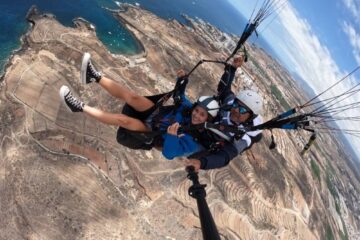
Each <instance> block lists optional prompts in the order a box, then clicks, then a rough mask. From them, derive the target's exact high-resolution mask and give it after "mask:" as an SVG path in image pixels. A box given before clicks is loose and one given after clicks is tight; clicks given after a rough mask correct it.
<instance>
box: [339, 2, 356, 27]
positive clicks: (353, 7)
mask: <svg viewBox="0 0 360 240" xmlns="http://www.w3.org/2000/svg"><path fill="white" fill-rule="evenodd" d="M356 1H358V0H343V2H344V4H345V7H346V8H347V9H348V10H349V11H350V13H351V14H352V16H353V17H354V18H355V20H356V22H358V23H360V4H359V2H356Z"/></svg>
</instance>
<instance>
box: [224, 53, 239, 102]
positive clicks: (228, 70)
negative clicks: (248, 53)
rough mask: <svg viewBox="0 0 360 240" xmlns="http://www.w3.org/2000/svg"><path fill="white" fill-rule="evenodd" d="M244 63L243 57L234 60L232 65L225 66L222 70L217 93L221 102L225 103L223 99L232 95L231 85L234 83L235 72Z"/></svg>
mask: <svg viewBox="0 0 360 240" xmlns="http://www.w3.org/2000/svg"><path fill="white" fill-rule="evenodd" d="M243 62H244V58H243V56H240V57H236V58H234V61H233V63H232V64H231V65H230V64H228V65H226V66H225V68H224V73H223V75H222V76H221V79H220V81H219V84H218V87H217V92H218V96H219V99H220V101H221V102H225V99H226V97H227V96H228V95H230V94H232V92H231V84H232V82H233V81H234V77H235V72H236V69H237V68H238V67H240V66H241V65H242V64H243Z"/></svg>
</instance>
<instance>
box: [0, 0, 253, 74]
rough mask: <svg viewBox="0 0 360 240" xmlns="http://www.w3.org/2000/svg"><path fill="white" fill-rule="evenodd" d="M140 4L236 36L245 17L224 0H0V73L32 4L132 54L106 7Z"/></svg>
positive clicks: (25, 25) (114, 48) (127, 39)
mask: <svg viewBox="0 0 360 240" xmlns="http://www.w3.org/2000/svg"><path fill="white" fill-rule="evenodd" d="M119 2H120V3H122V2H128V3H132V4H136V5H140V6H141V7H143V8H144V9H147V10H149V11H151V12H153V13H155V14H156V15H158V16H160V17H162V18H164V19H177V20H178V21H180V22H182V23H185V22H184V19H183V18H182V17H181V14H186V15H188V16H190V17H194V18H195V17H198V18H201V19H203V20H205V21H207V22H209V23H211V24H213V25H214V26H216V27H218V28H220V29H221V30H223V31H225V32H228V33H234V34H237V35H240V34H241V33H242V31H243V29H244V27H245V24H246V22H247V20H246V19H245V18H244V17H243V16H241V15H240V13H239V12H237V11H236V10H235V9H234V8H233V7H232V5H230V4H229V3H228V2H227V1H226V0H211V1H208V0H143V1H141V0H137V1H112V0H77V1H74V0H51V1H49V0H31V1H30V0H16V1H12V0H1V2H0V9H2V10H3V12H2V14H0V75H1V74H2V73H3V70H4V65H5V64H6V62H7V59H8V58H9V57H10V55H11V53H12V52H13V51H14V50H16V49H18V48H19V47H20V37H21V35H23V34H24V33H26V31H27V30H28V28H29V24H28V23H27V21H26V19H25V16H26V13H27V11H28V10H29V8H30V7H31V6H32V5H36V6H37V7H38V8H39V10H40V11H41V12H43V13H44V12H49V13H52V14H54V15H55V16H56V19H58V20H59V21H60V22H61V23H62V24H64V25H65V26H69V27H72V26H73V22H72V20H73V19H74V18H76V17H83V18H85V19H86V20H88V21H89V22H91V23H93V24H94V25H95V26H96V31H97V35H98V37H99V39H100V40H101V41H102V42H103V43H104V44H105V45H106V46H107V48H108V49H109V51H110V52H112V53H115V54H136V53H138V51H139V47H138V45H137V43H136V41H134V39H133V38H132V35H131V34H129V32H128V31H127V30H126V29H124V28H123V27H122V26H121V25H120V24H119V21H118V20H117V19H115V18H114V17H113V15H112V13H111V12H110V11H108V10H106V8H110V9H118V8H119V7H118V5H117V4H118V3H119Z"/></svg>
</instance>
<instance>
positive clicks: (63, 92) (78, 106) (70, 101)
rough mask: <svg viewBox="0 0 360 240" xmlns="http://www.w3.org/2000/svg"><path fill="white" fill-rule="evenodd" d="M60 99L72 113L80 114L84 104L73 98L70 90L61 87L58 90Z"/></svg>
mask: <svg viewBox="0 0 360 240" xmlns="http://www.w3.org/2000/svg"><path fill="white" fill-rule="evenodd" d="M59 93H60V98H61V99H62V100H63V101H64V103H65V105H66V106H67V107H68V108H69V109H70V111H72V112H82V111H83V108H84V106H85V104H84V103H83V102H82V101H80V100H79V99H77V98H76V97H74V96H73V95H72V93H71V92H70V89H69V88H68V87H67V86H62V87H61V88H60V91H59Z"/></svg>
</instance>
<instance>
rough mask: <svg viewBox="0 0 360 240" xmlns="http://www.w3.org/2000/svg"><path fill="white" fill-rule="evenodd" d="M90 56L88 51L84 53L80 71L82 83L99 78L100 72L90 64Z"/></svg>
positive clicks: (95, 80) (97, 80)
mask: <svg viewBox="0 0 360 240" xmlns="http://www.w3.org/2000/svg"><path fill="white" fill-rule="evenodd" d="M90 58H91V55H90V53H84V56H83V59H82V63H81V71H80V79H81V82H82V83H83V84H88V83H92V82H99V81H100V79H101V73H100V72H98V71H97V70H96V69H95V67H94V65H92V63H91V60H90Z"/></svg>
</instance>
